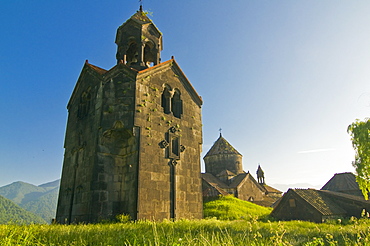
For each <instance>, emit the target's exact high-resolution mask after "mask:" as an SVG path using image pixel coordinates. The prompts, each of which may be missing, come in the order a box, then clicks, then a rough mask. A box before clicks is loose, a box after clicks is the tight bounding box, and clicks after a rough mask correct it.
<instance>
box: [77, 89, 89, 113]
mask: <svg viewBox="0 0 370 246" xmlns="http://www.w3.org/2000/svg"><path fill="white" fill-rule="evenodd" d="M90 90H91V88H90V87H89V88H88V89H87V91H84V92H83V93H82V94H81V97H80V104H79V105H78V112H77V117H78V118H79V119H83V118H85V117H86V116H87V114H88V112H89V108H90V100H91V93H90Z"/></svg>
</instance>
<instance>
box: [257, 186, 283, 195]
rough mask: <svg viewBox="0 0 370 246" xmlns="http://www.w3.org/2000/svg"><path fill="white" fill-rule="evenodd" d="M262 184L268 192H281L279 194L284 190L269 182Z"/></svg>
mask: <svg viewBox="0 0 370 246" xmlns="http://www.w3.org/2000/svg"><path fill="white" fill-rule="evenodd" d="M262 186H263V187H264V188H265V189H266V191H267V192H268V193H279V194H281V193H283V192H282V191H280V190H278V189H275V188H273V187H271V186H269V185H267V184H263V185H262Z"/></svg>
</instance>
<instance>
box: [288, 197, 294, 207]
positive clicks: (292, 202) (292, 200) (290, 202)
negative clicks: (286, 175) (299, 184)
mask: <svg viewBox="0 0 370 246" xmlns="http://www.w3.org/2000/svg"><path fill="white" fill-rule="evenodd" d="M289 207H291V208H295V200H294V199H289Z"/></svg>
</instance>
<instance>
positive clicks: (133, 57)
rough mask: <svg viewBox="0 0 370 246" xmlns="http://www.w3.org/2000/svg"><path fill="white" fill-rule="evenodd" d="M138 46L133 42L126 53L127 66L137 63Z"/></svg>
mask: <svg viewBox="0 0 370 246" xmlns="http://www.w3.org/2000/svg"><path fill="white" fill-rule="evenodd" d="M138 55H139V54H138V52H137V44H136V43H135V42H131V43H130V45H129V47H128V49H127V51H126V61H127V65H131V64H134V63H136V62H137V59H138Z"/></svg>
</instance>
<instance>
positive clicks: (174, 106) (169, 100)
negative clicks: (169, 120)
mask: <svg viewBox="0 0 370 246" xmlns="http://www.w3.org/2000/svg"><path fill="white" fill-rule="evenodd" d="M162 107H163V111H164V113H165V114H170V113H172V114H173V116H175V117H177V118H181V115H182V100H181V93H180V91H179V90H178V89H171V87H170V86H168V85H165V88H164V90H163V93H162Z"/></svg>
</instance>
